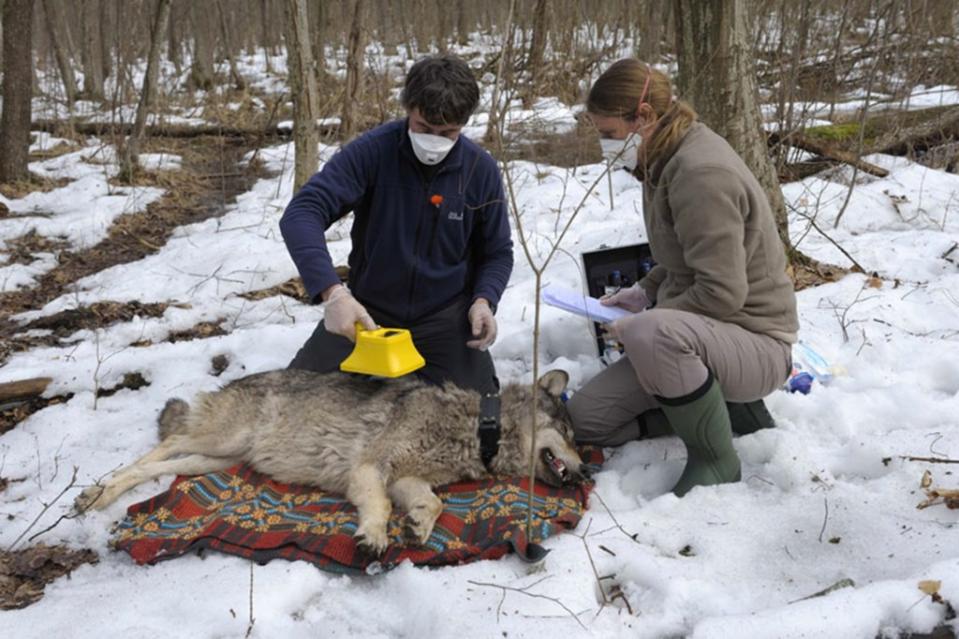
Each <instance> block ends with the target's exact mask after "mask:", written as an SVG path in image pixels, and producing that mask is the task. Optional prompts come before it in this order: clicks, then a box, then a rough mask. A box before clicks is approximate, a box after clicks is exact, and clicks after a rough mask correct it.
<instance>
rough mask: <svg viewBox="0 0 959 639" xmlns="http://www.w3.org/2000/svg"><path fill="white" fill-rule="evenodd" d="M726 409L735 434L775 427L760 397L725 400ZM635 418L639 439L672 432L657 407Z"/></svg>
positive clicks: (745, 433)
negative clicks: (637, 423) (741, 401)
mask: <svg viewBox="0 0 959 639" xmlns="http://www.w3.org/2000/svg"><path fill="white" fill-rule="evenodd" d="M726 410H728V411H729V422H730V424H731V425H732V427H733V432H734V433H735V434H737V435H751V434H752V433H755V432H756V431H757V430H763V429H764V428H775V427H776V421H775V420H774V419H773V416H772V415H770V414H769V411H768V410H766V404H764V403H763V400H761V399H757V400H756V401H754V402H747V403H745V404H740V403H737V402H726ZM636 420H637V421H638V422H639V438H640V439H650V438H652V437H665V436H667V435H672V434H673V427H672V426H670V425H669V420H668V419H666V415H664V414H663V411H662V410H660V409H659V408H654V409H652V410H648V411H646V412H645V413H643V414H642V415H640V416H639V417H637V418H636Z"/></svg>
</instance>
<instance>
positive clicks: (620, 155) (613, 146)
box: [599, 133, 643, 171]
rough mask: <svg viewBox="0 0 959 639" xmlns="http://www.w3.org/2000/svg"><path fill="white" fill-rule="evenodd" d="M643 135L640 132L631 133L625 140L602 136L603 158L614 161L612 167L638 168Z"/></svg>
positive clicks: (600, 144) (610, 161)
mask: <svg viewBox="0 0 959 639" xmlns="http://www.w3.org/2000/svg"><path fill="white" fill-rule="evenodd" d="M642 143H643V137H642V136H641V135H640V134H638V133H630V134H629V137H627V138H626V139H625V140H613V139H611V138H600V140H599V146H600V148H602V150H603V159H605V160H606V162H609V163H612V165H613V166H612V168H614V169H618V168H620V167H625V168H627V169H629V170H630V171H632V170H634V169H635V168H636V164H637V162H638V161H639V146H640V145H641V144H642Z"/></svg>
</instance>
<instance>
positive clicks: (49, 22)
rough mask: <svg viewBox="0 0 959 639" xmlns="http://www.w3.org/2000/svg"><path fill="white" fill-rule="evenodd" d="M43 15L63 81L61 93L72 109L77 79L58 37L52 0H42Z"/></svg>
mask: <svg viewBox="0 0 959 639" xmlns="http://www.w3.org/2000/svg"><path fill="white" fill-rule="evenodd" d="M43 15H44V18H45V21H46V27H47V35H48V37H49V38H50V44H51V46H52V47H53V53H54V55H55V56H56V58H57V67H58V68H59V69H60V80H61V81H63V93H64V95H65V96H66V98H67V106H68V107H69V108H70V109H73V102H74V100H76V97H77V79H76V77H75V76H74V75H73V65H72V64H71V62H70V56H69V55H68V54H67V51H66V49H65V48H64V44H63V42H62V41H61V39H60V35H59V34H60V33H61V30H60V29H61V24H62V21H61V20H60V14H59V12H58V11H57V7H56V6H55V5H54V3H53V0H43Z"/></svg>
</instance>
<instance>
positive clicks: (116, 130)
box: [30, 120, 338, 138]
mask: <svg viewBox="0 0 959 639" xmlns="http://www.w3.org/2000/svg"><path fill="white" fill-rule="evenodd" d="M316 128H317V130H319V132H320V135H331V134H334V133H336V131H337V129H338V127H337V126H335V125H333V126H331V125H318V126H317V127H316ZM64 129H72V130H73V131H76V132H77V133H80V134H82V135H97V136H100V135H130V134H131V133H132V132H133V124H132V123H130V122H73V123H68V122H66V121H63V120H36V121H35V122H33V123H32V124H31V125H30V130H31V131H44V132H46V133H59V132H62V131H63V130H64ZM145 135H146V136H147V137H161V138H198V137H203V136H207V135H209V136H215V137H227V138H247V137H281V138H287V137H291V136H292V135H293V130H292V129H291V128H286V127H279V126H276V125H273V126H270V127H231V126H220V125H217V124H200V125H188V124H159V125H156V124H154V125H150V126H148V127H146V131H145Z"/></svg>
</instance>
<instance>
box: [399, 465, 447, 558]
mask: <svg viewBox="0 0 959 639" xmlns="http://www.w3.org/2000/svg"><path fill="white" fill-rule="evenodd" d="M390 498H391V499H392V500H393V503H395V504H397V505H398V506H399V507H400V508H402V509H403V510H405V511H406V519H407V525H408V526H409V529H410V531H412V533H413V535H414V536H415V537H416V539H417V541H419V542H420V544H425V543H426V542H427V540H428V539H429V538H430V534H431V533H432V532H433V526H434V525H435V524H436V520H437V519H438V518H439V516H440V513H442V512H443V502H442V501H440V498H439V497H437V496H436V495H435V494H434V493H433V489H432V488H430V485H429V483H427V482H426V481H424V480H422V479H420V478H419V477H400V478H399V479H397V480H396V481H395V482H393V484H392V485H391V486H390Z"/></svg>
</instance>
